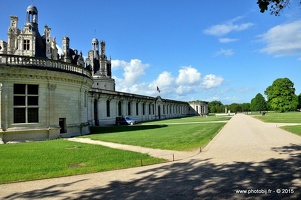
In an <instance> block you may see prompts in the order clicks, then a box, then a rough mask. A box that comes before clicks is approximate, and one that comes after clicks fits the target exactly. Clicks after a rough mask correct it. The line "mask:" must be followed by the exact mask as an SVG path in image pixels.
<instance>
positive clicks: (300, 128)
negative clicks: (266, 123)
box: [281, 125, 301, 136]
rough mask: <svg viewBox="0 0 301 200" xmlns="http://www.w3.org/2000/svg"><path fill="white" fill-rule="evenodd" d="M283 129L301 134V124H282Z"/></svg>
mask: <svg viewBox="0 0 301 200" xmlns="http://www.w3.org/2000/svg"><path fill="white" fill-rule="evenodd" d="M281 128H282V129H284V130H286V131H289V132H291V133H294V134H296V135H300V136H301V125H298V126H282V127H281Z"/></svg>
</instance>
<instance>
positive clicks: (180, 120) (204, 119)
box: [142, 115, 231, 124]
mask: <svg viewBox="0 0 301 200" xmlns="http://www.w3.org/2000/svg"><path fill="white" fill-rule="evenodd" d="M229 119H231V117H216V116H215V115H214V116H210V115H209V116H208V117H206V116H203V117H201V116H194V117H184V118H176V119H166V120H159V121H150V122H143V123H142V124H172V123H195V122H209V121H227V120H229Z"/></svg>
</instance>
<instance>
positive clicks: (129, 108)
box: [128, 102, 131, 115]
mask: <svg viewBox="0 0 301 200" xmlns="http://www.w3.org/2000/svg"><path fill="white" fill-rule="evenodd" d="M128 115H131V102H128Z"/></svg>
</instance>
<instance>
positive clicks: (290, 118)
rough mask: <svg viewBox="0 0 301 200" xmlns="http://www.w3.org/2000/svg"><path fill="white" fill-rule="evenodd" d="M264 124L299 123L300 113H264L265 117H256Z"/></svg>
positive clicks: (300, 121) (300, 119)
mask: <svg viewBox="0 0 301 200" xmlns="http://www.w3.org/2000/svg"><path fill="white" fill-rule="evenodd" d="M254 117H255V116H254ZM256 118H258V119H260V120H262V121H264V122H274V123H301V112H287V113H270V112H268V113H266V115H265V116H256Z"/></svg>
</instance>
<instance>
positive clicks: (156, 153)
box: [67, 138, 200, 161]
mask: <svg viewBox="0 0 301 200" xmlns="http://www.w3.org/2000/svg"><path fill="white" fill-rule="evenodd" d="M67 140H69V141H73V142H82V143H87V144H96V145H102V146H106V147H110V148H114V149H122V150H128V151H134V152H140V153H146V154H149V155H150V156H153V157H157V158H163V159H166V160H168V161H175V160H181V159H184V158H189V157H192V156H195V155H197V154H198V153H200V149H196V150H194V151H172V150H161V149H152V148H145V147H139V146H132V145H126V144H117V143H112V142H104V141H97V140H91V139H90V138H68V139H67Z"/></svg>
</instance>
